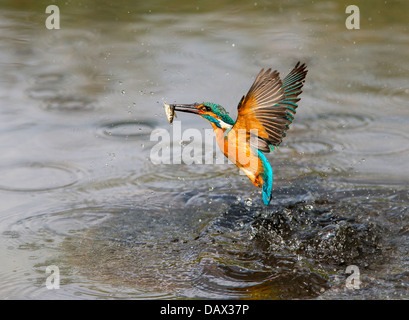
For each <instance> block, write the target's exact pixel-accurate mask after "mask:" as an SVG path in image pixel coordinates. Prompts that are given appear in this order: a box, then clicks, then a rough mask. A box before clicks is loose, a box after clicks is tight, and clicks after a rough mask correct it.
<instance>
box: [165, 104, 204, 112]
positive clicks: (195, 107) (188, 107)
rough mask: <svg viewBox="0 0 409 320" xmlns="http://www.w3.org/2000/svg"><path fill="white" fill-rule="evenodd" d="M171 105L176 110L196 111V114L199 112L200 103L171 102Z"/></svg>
mask: <svg viewBox="0 0 409 320" xmlns="http://www.w3.org/2000/svg"><path fill="white" fill-rule="evenodd" d="M170 106H171V107H173V109H174V110H175V111H181V112H187V113H194V114H199V110H200V109H199V108H198V106H199V104H197V103H193V104H171V105H170Z"/></svg>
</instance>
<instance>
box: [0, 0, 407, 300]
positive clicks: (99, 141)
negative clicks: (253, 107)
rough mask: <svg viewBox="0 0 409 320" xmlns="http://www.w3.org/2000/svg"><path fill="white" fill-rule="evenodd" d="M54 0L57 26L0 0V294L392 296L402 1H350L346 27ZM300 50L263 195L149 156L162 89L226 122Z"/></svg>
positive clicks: (263, 15) (236, 8)
mask: <svg viewBox="0 0 409 320" xmlns="http://www.w3.org/2000/svg"><path fill="white" fill-rule="evenodd" d="M55 4H56V5H58V6H59V8H60V15H61V23H60V26H61V28H60V29H59V30H48V29H47V28H46V27H45V19H46V18H47V14H45V8H46V7H47V6H48V5H49V2H47V1H36V2H35V3H28V2H15V1H3V2H2V4H1V8H2V10H1V13H0V21H1V22H0V39H1V41H0V46H1V50H0V104H1V106H0V121H1V123H2V126H1V128H0V143H1V147H2V156H1V158H0V177H1V178H0V197H1V202H0V239H1V240H0V244H1V245H0V261H1V264H0V297H1V298H3V299H13V298H17V299H34V298H35V299H67V298H68V299H100V298H137V299H150V298H158V299H162V298H181V299H185V298H243V299H246V298H252V299H294V298H297V299H299V298H301V299H304V298H315V299H342V298H346V299H350V298H358V299H394V298H408V293H407V292H408V287H409V279H408V270H409V265H408V263H409V256H408V252H409V247H408V236H409V218H408V205H409V199H408V182H409V167H408V165H407V164H408V161H409V129H408V128H409V126H408V124H409V111H408V103H407V101H408V98H409V86H408V82H407V79H408V76H409V69H408V66H407V52H408V49H409V36H408V27H407V12H408V9H409V8H408V4H407V3H406V2H404V1H387V2H384V1H375V2H373V1H358V2H357V3H356V5H358V6H359V8H360V18H361V21H360V22H361V23H360V29H359V30H348V29H347V28H346V27H345V19H346V17H347V14H345V8H346V6H347V5H348V4H349V3H347V2H335V1H334V2H332V1H311V2H305V3H304V4H303V5H300V3H299V2H297V1H284V2H279V3H277V4H270V3H268V2H260V1H257V2H252V1H250V2H249V1H234V2H231V1H218V2H217V3H215V2H212V1H208V2H206V1H205V2H201V1H198V2H191V1H190V2H189V1H176V2H172V4H171V5H170V4H169V3H167V2H162V1H158V2H156V4H151V3H150V2H140V3H132V4H131V2H128V1H116V2H115V3H111V2H109V1H86V3H84V2H80V1H64V2H62V1H61V2H59V1H56V3H55ZM299 60H300V61H302V62H306V63H307V65H308V69H309V73H308V76H307V81H306V83H305V86H304V89H303V91H304V92H303V93H302V96H301V97H302V100H301V102H300V104H299V105H300V106H299V109H298V110H297V114H296V117H295V121H294V123H293V125H292V128H291V130H290V131H289V132H288V135H287V137H286V138H285V139H284V141H283V143H282V144H281V146H280V148H279V149H278V150H277V151H275V152H274V153H272V154H269V155H268V156H267V157H268V159H269V160H270V162H271V164H272V167H273V170H274V191H273V200H272V203H271V204H270V206H269V207H264V206H263V205H262V202H261V193H260V190H258V189H256V188H255V187H254V186H252V185H251V183H250V182H249V181H248V179H247V177H245V176H243V175H239V174H238V171H237V169H236V168H235V167H234V166H232V165H229V164H227V163H224V164H214V165H205V164H202V165H187V164H160V165H156V164H154V163H152V161H151V159H150V152H151V149H152V147H153V146H154V145H155V143H156V142H155V141H151V139H150V136H151V132H152V131H154V130H159V129H166V130H169V132H170V133H171V132H172V131H171V130H172V126H170V125H169V124H168V123H167V120H166V117H165V114H164V112H163V109H162V103H163V101H167V102H169V103H171V102H179V103H191V102H201V101H212V102H216V103H220V104H221V105H223V106H224V107H225V108H226V109H227V110H228V111H229V112H230V114H231V115H232V117H233V118H235V117H236V115H237V112H236V106H237V103H238V101H239V100H240V98H241V97H242V95H243V94H245V93H246V92H247V90H248V88H249V87H250V85H251V83H252V81H253V80H254V77H255V76H256V74H257V73H258V71H259V70H260V69H261V68H268V67H271V68H273V69H277V70H278V71H279V72H280V73H281V74H282V75H285V74H286V73H287V72H288V71H289V70H290V69H291V68H292V67H293V66H294V65H295V63H296V62H297V61H299ZM177 120H178V121H181V125H182V129H189V128H195V129H199V130H201V131H202V132H203V135H204V134H205V129H206V128H209V125H208V124H207V123H206V122H205V121H204V120H202V119H199V118H195V117H193V116H189V115H184V114H179V116H178V118H177ZM188 143H189V142H188V141H180V139H179V140H178V139H176V141H175V145H180V144H182V147H186V145H188ZM216 156H217V155H216V154H215V155H214V157H216ZM215 159H216V158H215ZM50 265H55V266H58V267H59V269H60V288H59V289H55V290H48V289H47V288H46V285H45V284H46V278H47V276H48V275H49V274H47V273H46V271H45V270H46V267H47V266H50ZM350 265H356V266H357V267H358V268H359V270H360V280H361V284H360V288H359V289H348V288H346V283H347V277H348V276H349V274H347V273H346V269H347V267H348V266H350Z"/></svg>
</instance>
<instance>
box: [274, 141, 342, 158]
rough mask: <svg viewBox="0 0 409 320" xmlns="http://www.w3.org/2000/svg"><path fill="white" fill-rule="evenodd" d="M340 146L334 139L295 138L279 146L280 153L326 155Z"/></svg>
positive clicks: (339, 148) (338, 149) (336, 150)
mask: <svg viewBox="0 0 409 320" xmlns="http://www.w3.org/2000/svg"><path fill="white" fill-rule="evenodd" d="M341 149H342V147H341V146H340V145H339V144H338V143H337V142H335V141H330V140H323V139H313V138H311V139H297V140H294V141H290V142H287V143H285V144H283V145H281V146H280V147H279V150H280V152H282V153H290V154H292V153H299V154H302V155H303V156H316V155H327V154H330V153H334V152H338V151H340V150H341Z"/></svg>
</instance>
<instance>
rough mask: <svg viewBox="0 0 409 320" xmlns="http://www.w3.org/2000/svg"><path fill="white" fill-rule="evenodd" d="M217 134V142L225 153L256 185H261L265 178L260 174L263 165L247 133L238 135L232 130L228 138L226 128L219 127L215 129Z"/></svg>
mask: <svg viewBox="0 0 409 320" xmlns="http://www.w3.org/2000/svg"><path fill="white" fill-rule="evenodd" d="M215 134H216V141H217V144H218V145H219V147H220V149H221V150H222V152H223V154H224V155H225V156H226V157H227V158H228V159H229V160H230V161H231V162H233V163H234V164H235V165H236V166H237V167H239V168H240V169H241V170H242V171H243V172H244V173H245V174H246V175H247V176H248V177H249V179H250V180H251V182H252V183H253V184H254V185H255V186H257V187H261V185H262V184H263V179H262V177H261V176H260V173H261V171H260V170H263V169H262V168H263V165H262V162H261V160H260V158H259V157H258V155H257V153H255V152H254V151H253V150H252V148H251V147H250V144H249V143H248V142H247V141H248V140H247V137H246V135H245V134H242V135H241V134H237V135H236V134H235V133H233V132H230V133H229V134H228V135H227V139H226V138H225V134H224V130H222V129H219V128H216V129H215Z"/></svg>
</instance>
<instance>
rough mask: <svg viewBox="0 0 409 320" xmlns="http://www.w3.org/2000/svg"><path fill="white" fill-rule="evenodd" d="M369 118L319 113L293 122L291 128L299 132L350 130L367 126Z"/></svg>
mask: <svg viewBox="0 0 409 320" xmlns="http://www.w3.org/2000/svg"><path fill="white" fill-rule="evenodd" d="M371 122H372V119H371V117H369V116H367V115H362V114H349V113H320V114H316V115H313V116H309V117H304V118H301V119H299V121H295V122H294V124H293V125H292V128H294V129H295V130H299V131H309V132H317V131H322V130H330V131H335V130H352V129H359V128H363V127H366V126H368V125H369V124H370V123H371Z"/></svg>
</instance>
